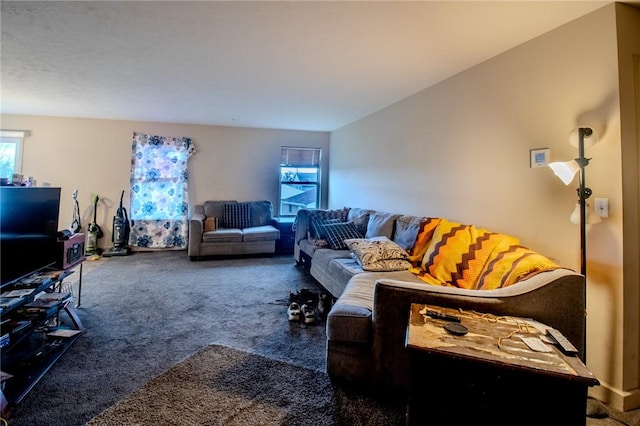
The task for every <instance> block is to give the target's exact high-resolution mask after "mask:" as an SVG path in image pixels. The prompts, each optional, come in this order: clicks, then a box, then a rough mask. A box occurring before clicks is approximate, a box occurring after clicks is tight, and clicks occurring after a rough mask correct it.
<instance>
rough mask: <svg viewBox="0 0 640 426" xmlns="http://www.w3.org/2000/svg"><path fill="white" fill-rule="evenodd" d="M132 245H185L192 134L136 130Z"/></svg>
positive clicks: (134, 142) (130, 242) (132, 191)
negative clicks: (141, 131) (164, 134)
mask: <svg viewBox="0 0 640 426" xmlns="http://www.w3.org/2000/svg"><path fill="white" fill-rule="evenodd" d="M132 150H133V156H132V158H131V207H130V212H129V216H130V219H131V234H130V237H129V245H130V246H131V247H146V248H186V247H187V244H188V231H189V221H188V209H189V197H188V194H189V193H188V187H187V162H188V160H189V158H190V157H191V155H193V154H194V153H195V152H196V149H195V146H194V144H193V142H192V141H191V139H190V138H184V137H166V136H155V135H146V134H144V133H138V132H134V133H133V144H132Z"/></svg>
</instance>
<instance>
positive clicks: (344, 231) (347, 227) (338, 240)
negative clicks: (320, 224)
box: [324, 222, 362, 250]
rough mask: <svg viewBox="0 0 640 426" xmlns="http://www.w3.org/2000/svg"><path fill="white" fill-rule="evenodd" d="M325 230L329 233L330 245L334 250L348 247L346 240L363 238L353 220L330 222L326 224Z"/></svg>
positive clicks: (328, 240)
mask: <svg viewBox="0 0 640 426" xmlns="http://www.w3.org/2000/svg"><path fill="white" fill-rule="evenodd" d="M324 230H325V232H326V233H327V242H328V243H329V247H331V248H332V249H334V250H344V249H346V248H347V245H346V244H345V242H344V240H348V239H351V238H362V234H360V233H359V232H358V229H357V228H356V226H355V225H354V224H353V222H339V223H328V224H326V225H324Z"/></svg>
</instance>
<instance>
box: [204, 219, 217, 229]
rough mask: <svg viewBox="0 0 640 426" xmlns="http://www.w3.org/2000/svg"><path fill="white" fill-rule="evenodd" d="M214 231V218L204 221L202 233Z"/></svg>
mask: <svg viewBox="0 0 640 426" xmlns="http://www.w3.org/2000/svg"><path fill="white" fill-rule="evenodd" d="M215 230H216V218H215V217H208V218H206V219H205V220H204V232H209V231H215Z"/></svg>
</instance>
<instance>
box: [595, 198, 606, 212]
mask: <svg viewBox="0 0 640 426" xmlns="http://www.w3.org/2000/svg"><path fill="white" fill-rule="evenodd" d="M594 202H595V204H596V213H598V216H600V217H609V199H608V198H596V199H595V200H594Z"/></svg>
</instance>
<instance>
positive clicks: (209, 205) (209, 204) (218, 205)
mask: <svg viewBox="0 0 640 426" xmlns="http://www.w3.org/2000/svg"><path fill="white" fill-rule="evenodd" d="M232 203H237V201H236V200H226V201H205V202H204V215H205V216H206V217H217V218H218V219H219V220H220V221H222V205H223V204H232Z"/></svg>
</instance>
